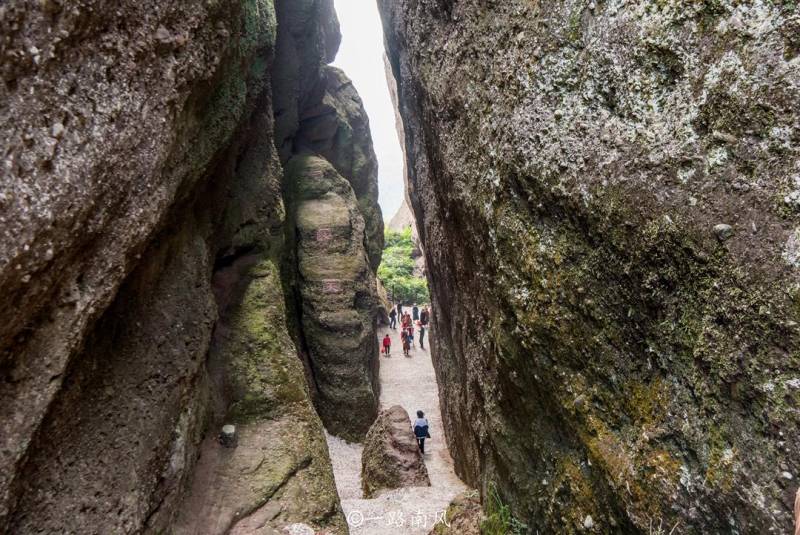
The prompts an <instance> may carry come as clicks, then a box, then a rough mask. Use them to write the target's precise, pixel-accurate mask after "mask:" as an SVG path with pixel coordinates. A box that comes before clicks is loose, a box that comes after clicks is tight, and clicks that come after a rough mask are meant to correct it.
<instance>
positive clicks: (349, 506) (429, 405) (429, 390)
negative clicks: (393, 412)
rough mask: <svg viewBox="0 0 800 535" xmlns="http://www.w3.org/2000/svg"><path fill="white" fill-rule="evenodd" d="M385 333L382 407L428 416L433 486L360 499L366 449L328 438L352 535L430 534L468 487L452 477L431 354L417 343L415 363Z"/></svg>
mask: <svg viewBox="0 0 800 535" xmlns="http://www.w3.org/2000/svg"><path fill="white" fill-rule="evenodd" d="M386 332H389V333H390V335H391V337H392V356H391V357H390V358H384V357H380V359H381V374H380V380H381V388H382V390H381V407H382V408H384V407H390V406H392V405H401V406H402V407H403V408H404V409H406V411H408V414H409V415H411V416H412V418H413V417H414V416H413V415H414V414H415V413H416V411H417V410H418V409H421V410H423V411H425V416H426V418H428V422H429V423H430V430H431V436H432V437H433V438H432V439H430V440H428V441H426V443H425V451H426V453H425V465H426V466H427V468H428V474H429V475H430V479H431V486H430V487H415V488H405V489H398V490H393V491H385V492H383V493H381V494H380V495H379V496H378V497H377V498H374V499H371V500H365V499H363V498H362V497H361V496H362V494H361V450H362V446H361V445H360V444H348V443H347V442H345V441H343V440H341V439H338V438H336V437H332V436H328V447H329V449H330V453H331V459H332V461H333V471H334V474H335V476H336V487H337V489H338V490H339V496H340V498H341V500H342V508H343V509H344V513H345V515H346V516H347V520H348V523H349V525H350V533H351V534H352V535H390V534H391V535H405V534H407V535H427V533H429V532H430V530H431V529H432V528H433V525H434V524H435V523H436V521H437V519H439V518H440V517H441V515H443V514H444V511H445V509H447V505H448V504H449V503H450V501H451V500H452V499H453V498H454V497H455V496H456V495H457V494H458V493H460V492H463V491H464V490H466V489H467V488H466V486H465V485H464V484H463V483H462V482H461V480H460V479H458V477H456V475H455V473H454V472H453V461H452V459H451V458H450V452H449V450H448V449H447V444H446V443H445V439H444V432H443V431H442V417H441V413H440V411H439V394H438V389H437V386H436V376H435V374H434V371H433V364H432V362H431V356H430V353H429V352H428V351H427V350H422V349H420V348H419V341H418V340H416V341H415V342H416V345H417V347H416V348H415V349H414V350H412V352H411V358H406V357H404V356H403V352H402V349H401V345H400V335H399V331H392V330H389V329H383V330H381V331H380V332H379V333H378V335H379V339H382V338H383V336H384V334H385V333H386ZM426 342H427V339H426ZM425 346H426V347H428V344H427V343H426V344H425Z"/></svg>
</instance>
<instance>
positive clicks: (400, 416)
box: [361, 405, 431, 498]
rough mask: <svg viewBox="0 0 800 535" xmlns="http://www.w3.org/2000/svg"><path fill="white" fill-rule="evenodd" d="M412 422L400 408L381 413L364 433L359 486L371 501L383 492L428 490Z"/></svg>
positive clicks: (426, 474)
mask: <svg viewBox="0 0 800 535" xmlns="http://www.w3.org/2000/svg"><path fill="white" fill-rule="evenodd" d="M430 484H431V482H430V479H429V478H428V469H427V468H426V467H425V462H424V461H423V460H422V454H421V453H420V451H419V446H417V439H416V438H415V437H414V431H413V430H412V429H411V419H410V418H409V417H408V413H407V412H406V410H405V409H404V408H403V407H401V406H400V405H394V406H393V407H389V408H388V409H386V410H384V411H381V413H380V414H379V415H378V418H377V419H376V420H375V423H374V424H372V427H370V429H369V433H367V439H366V440H365V441H364V452H363V453H362V455H361V485H362V487H363V488H364V496H365V497H366V498H372V497H374V496H375V495H377V493H378V492H379V491H381V490H383V489H397V488H400V487H429V486H430Z"/></svg>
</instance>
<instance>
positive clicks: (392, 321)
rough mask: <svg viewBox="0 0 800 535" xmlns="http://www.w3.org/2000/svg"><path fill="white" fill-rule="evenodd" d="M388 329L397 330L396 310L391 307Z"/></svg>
mask: <svg viewBox="0 0 800 535" xmlns="http://www.w3.org/2000/svg"><path fill="white" fill-rule="evenodd" d="M389 328H390V329H397V310H395V308H394V307H392V311H391V312H389Z"/></svg>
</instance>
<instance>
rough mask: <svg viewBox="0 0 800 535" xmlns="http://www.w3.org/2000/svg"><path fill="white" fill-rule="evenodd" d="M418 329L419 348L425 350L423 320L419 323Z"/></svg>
mask: <svg viewBox="0 0 800 535" xmlns="http://www.w3.org/2000/svg"><path fill="white" fill-rule="evenodd" d="M417 327H418V328H419V348H420V349H425V324H424V323H422V320H420V321H418V322H417Z"/></svg>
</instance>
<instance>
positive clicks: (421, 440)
mask: <svg viewBox="0 0 800 535" xmlns="http://www.w3.org/2000/svg"><path fill="white" fill-rule="evenodd" d="M414 436H415V437H417V445H418V446H419V451H420V453H422V455H425V439H426V438H431V434H430V433H429V432H428V420H427V419H426V418H425V413H424V412H422V411H417V419H416V420H414Z"/></svg>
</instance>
